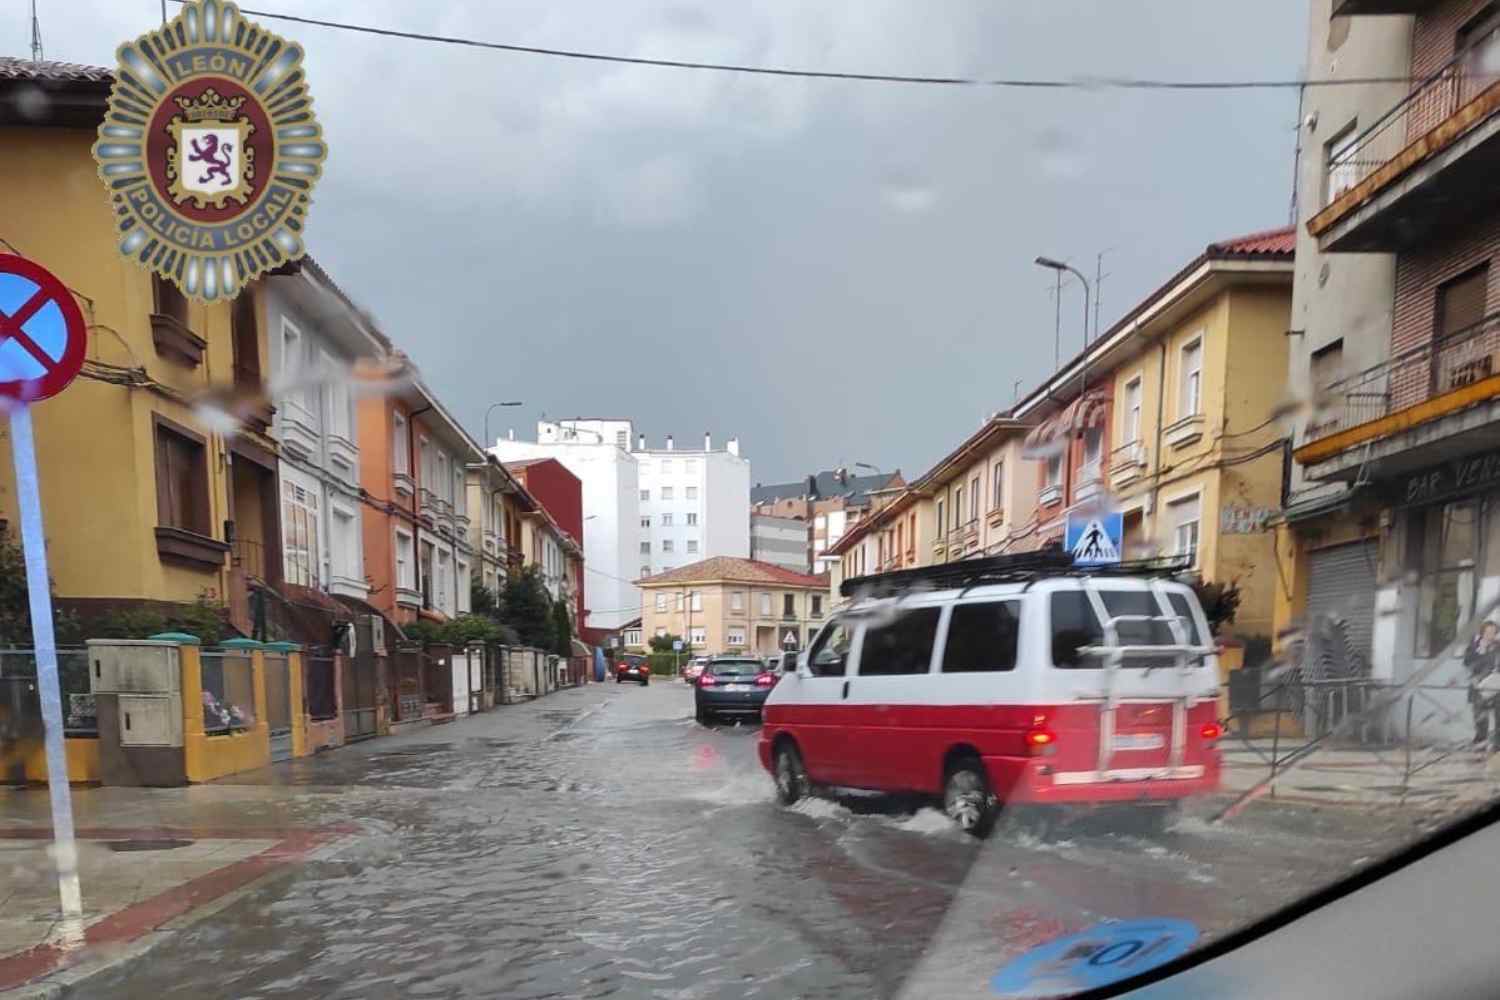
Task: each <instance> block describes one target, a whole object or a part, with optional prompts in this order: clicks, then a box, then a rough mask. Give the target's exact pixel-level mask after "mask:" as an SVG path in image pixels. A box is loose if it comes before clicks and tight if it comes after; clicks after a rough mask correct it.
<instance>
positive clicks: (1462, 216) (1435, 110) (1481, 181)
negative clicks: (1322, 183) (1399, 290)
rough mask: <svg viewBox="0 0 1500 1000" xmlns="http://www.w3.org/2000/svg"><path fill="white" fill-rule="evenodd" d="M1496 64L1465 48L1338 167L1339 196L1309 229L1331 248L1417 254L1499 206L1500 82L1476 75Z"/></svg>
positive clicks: (1332, 179) (1333, 175)
mask: <svg viewBox="0 0 1500 1000" xmlns="http://www.w3.org/2000/svg"><path fill="white" fill-rule="evenodd" d="M1493 59H1494V55H1493V53H1490V52H1486V51H1485V50H1483V49H1466V50H1464V51H1461V52H1459V53H1458V54H1457V55H1455V56H1454V57H1453V58H1452V59H1450V60H1449V61H1448V62H1447V63H1446V64H1445V65H1444V66H1443V67H1442V68H1441V69H1439V70H1438V71H1437V72H1436V73H1434V74H1433V75H1432V76H1429V77H1428V78H1426V79H1425V80H1423V81H1422V82H1421V83H1419V84H1417V85H1416V86H1415V87H1414V88H1413V89H1412V91H1411V93H1410V94H1408V95H1407V96H1406V97H1404V98H1402V100H1401V101H1400V102H1399V103H1398V104H1396V106H1395V107H1393V108H1391V109H1390V110H1389V111H1388V112H1386V113H1385V114H1384V115H1383V116H1381V118H1379V119H1378V120H1377V121H1376V122H1375V123H1374V124H1373V125H1371V126H1370V127H1369V128H1367V129H1366V130H1365V131H1364V132H1362V133H1360V135H1359V136H1357V137H1356V138H1355V139H1354V141H1353V143H1351V144H1350V145H1349V147H1348V148H1347V149H1344V150H1342V151H1341V152H1340V153H1339V155H1338V156H1336V157H1334V158H1333V159H1332V160H1331V161H1330V162H1329V165H1328V174H1329V184H1330V187H1334V188H1335V190H1336V197H1334V199H1333V201H1332V202H1331V203H1330V204H1329V205H1328V207H1327V208H1325V209H1323V211H1321V212H1319V213H1318V214H1317V215H1315V216H1313V217H1312V219H1311V220H1309V221H1308V224H1307V229H1308V232H1310V233H1311V234H1312V235H1313V236H1315V237H1317V239H1318V244H1319V247H1320V248H1321V249H1322V250H1324V251H1340V252H1385V253H1393V252H1398V251H1402V250H1410V249H1414V248H1417V247H1420V246H1424V245H1426V244H1428V243H1430V242H1431V240H1432V239H1433V238H1434V236H1437V235H1440V234H1442V233H1443V232H1444V231H1445V230H1446V229H1448V228H1451V227H1453V226H1455V225H1459V224H1462V223H1464V222H1466V221H1467V220H1469V219H1472V218H1475V217H1477V216H1480V215H1482V214H1483V213H1484V212H1485V211H1486V210H1487V209H1489V208H1491V207H1493V206H1495V205H1496V204H1497V203H1500V186H1497V185H1496V184H1494V183H1493V179H1494V176H1495V172H1496V170H1497V169H1500V115H1497V114H1495V112H1496V111H1497V110H1500V86H1496V78H1495V75H1494V74H1493V73H1483V74H1479V73H1474V72H1471V71H1470V67H1471V66H1477V65H1479V64H1481V63H1482V62H1484V61H1486V60H1491V61H1492V60H1493ZM1338 192H1341V193H1338Z"/></svg>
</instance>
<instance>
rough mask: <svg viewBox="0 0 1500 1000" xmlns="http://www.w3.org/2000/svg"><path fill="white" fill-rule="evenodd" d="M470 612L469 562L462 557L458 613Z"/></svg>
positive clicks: (459, 571)
mask: <svg viewBox="0 0 1500 1000" xmlns="http://www.w3.org/2000/svg"><path fill="white" fill-rule="evenodd" d="M468 612H469V564H468V563H466V562H464V561H463V560H462V559H460V560H459V561H458V613H459V614H461V615H463V614H468Z"/></svg>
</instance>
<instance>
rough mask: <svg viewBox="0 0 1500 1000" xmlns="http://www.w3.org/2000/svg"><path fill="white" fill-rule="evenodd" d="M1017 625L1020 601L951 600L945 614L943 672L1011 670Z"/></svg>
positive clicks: (1018, 623) (1018, 624)
mask: <svg viewBox="0 0 1500 1000" xmlns="http://www.w3.org/2000/svg"><path fill="white" fill-rule="evenodd" d="M1020 625H1021V602H1020V601H995V602H992V603H988V604H955V605H954V606H953V614H952V615H951V616H949V618H948V643H947V645H946V646H944V647H943V673H945V674H967V673H984V672H991V671H1001V670H1014V669H1015V668H1016V638H1017V636H1019V635H1020Z"/></svg>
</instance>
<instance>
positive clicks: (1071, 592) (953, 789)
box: [759, 557, 1223, 836]
mask: <svg viewBox="0 0 1500 1000" xmlns="http://www.w3.org/2000/svg"><path fill="white" fill-rule="evenodd" d="M1003 558H1005V557H997V559H996V568H995V572H994V574H993V577H990V578H986V577H983V576H979V575H977V574H978V573H979V572H980V571H981V570H982V569H983V567H975V568H968V569H965V570H964V572H967V573H969V574H970V577H968V578H965V580H964V581H963V585H962V586H961V587H959V588H957V589H949V590H937V591H924V592H920V593H917V594H911V593H907V594H899V593H898V594H897V595H896V596H891V597H882V598H879V599H875V600H866V601H860V602H858V603H857V604H855V605H854V606H852V607H851V608H850V609H848V611H847V612H845V613H844V614H842V615H839V616H837V617H835V618H834V619H833V620H831V621H830V622H829V623H828V624H826V625H825V626H824V627H823V629H822V631H820V632H819V633H818V636H817V638H816V639H815V640H814V641H813V643H812V645H811V647H810V648H809V651H808V653H807V654H806V656H805V658H804V659H802V660H801V661H800V662H799V664H798V669H797V670H795V671H792V672H790V673H788V674H786V675H785V676H784V677H783V678H781V682H780V683H779V684H777V685H776V686H775V688H774V691H773V692H772V693H771V696H770V699H769V701H768V702H767V703H766V705H765V712H764V717H765V728H764V729H762V730H761V733H760V741H759V752H760V759H761V763H762V765H763V766H764V767H765V768H766V770H768V771H770V772H771V775H772V776H773V777H774V779H775V781H776V791H777V796H778V797H779V798H780V800H781V801H782V802H783V803H788V804H789V803H791V802H795V801H796V800H797V799H798V798H800V797H802V796H803V795H805V794H807V793H808V792H809V791H810V790H812V789H813V788H815V787H816V786H826V785H833V786H838V787H852V788H862V789H872V790H876V791H886V792H909V793H919V794H930V795H932V796H934V797H939V796H940V797H941V799H942V802H943V807H944V810H945V811H946V812H947V813H948V815H949V816H950V817H952V818H953V820H954V821H955V822H956V823H957V824H958V826H959V827H960V828H961V829H963V830H965V831H967V832H969V833H972V834H975V835H976V836H983V835H984V834H985V833H986V832H987V831H988V830H989V828H990V826H991V825H992V824H993V822H994V819H995V817H996V815H997V813H998V811H999V809H1000V808H1001V807H1002V806H1004V805H1010V804H1015V803H1024V804H1031V805H1057V806H1087V807H1096V806H1103V805H1115V806H1119V807H1128V808H1131V809H1133V810H1135V811H1136V812H1137V814H1138V816H1139V817H1141V818H1143V819H1145V820H1147V821H1148V822H1150V823H1151V824H1152V825H1164V824H1165V822H1166V820H1167V818H1168V817H1169V816H1170V815H1171V807H1172V806H1174V805H1175V804H1176V803H1178V802H1180V801H1181V800H1182V799H1184V798H1186V797H1188V796H1195V795H1207V794H1212V793H1214V792H1216V791H1218V789H1219V774H1220V753H1219V748H1218V740H1219V737H1220V736H1221V735H1222V732H1223V729H1222V728H1221V726H1220V725H1219V722H1218V720H1217V717H1216V716H1217V709H1218V706H1217V703H1216V700H1215V695H1216V693H1217V690H1218V688H1217V685H1218V666H1217V662H1216V650H1215V646H1214V643H1213V640H1212V638H1211V637H1210V633H1209V629H1208V623H1207V620H1206V619H1205V617H1204V614H1203V609H1202V608H1201V607H1200V606H1199V604H1198V599H1197V597H1196V596H1195V595H1194V593H1193V590H1192V589H1191V588H1190V587H1188V586H1187V585H1185V584H1183V583H1180V582H1177V581H1175V580H1171V579H1162V578H1142V577H1129V576H1108V575H1100V576H1097V577H1094V576H1084V577H1079V576H1075V575H1064V574H1060V573H1056V572H1055V571H1054V572H1050V573H1049V572H1042V573H1038V574H1035V575H1034V576H1030V577H1024V576H1022V575H1020V574H1018V573H1016V572H1015V571H1013V570H1012V571H1008V572H1007V570H1006V566H1005V565H1004V564H1002V563H1001V561H1000V560H1001V559H1003ZM947 572H953V571H952V570H947ZM989 579H993V580H994V581H995V582H993V583H991V582H988V580H989ZM950 585H951V584H950ZM898 604H899V607H898Z"/></svg>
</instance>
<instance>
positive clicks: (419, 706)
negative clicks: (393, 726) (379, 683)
mask: <svg viewBox="0 0 1500 1000" xmlns="http://www.w3.org/2000/svg"><path fill="white" fill-rule="evenodd" d="M390 664H391V667H392V669H391V671H390V675H391V704H392V705H393V706H395V709H396V721H397V722H406V721H408V720H410V719H420V718H421V717H422V715H423V713H424V712H426V710H427V692H426V687H425V686H424V684H423V680H424V678H423V674H424V671H423V669H422V650H421V647H419V646H402V647H400V648H398V649H397V650H396V651H395V653H394V654H392V655H391V657H390Z"/></svg>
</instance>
